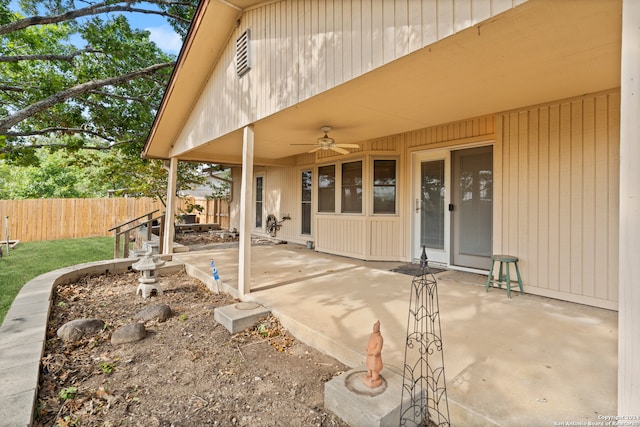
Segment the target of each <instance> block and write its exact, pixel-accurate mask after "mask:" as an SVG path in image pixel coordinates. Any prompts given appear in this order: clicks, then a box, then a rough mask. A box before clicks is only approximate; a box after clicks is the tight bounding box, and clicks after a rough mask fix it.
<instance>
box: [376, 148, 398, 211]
mask: <svg viewBox="0 0 640 427" xmlns="http://www.w3.org/2000/svg"><path fill="white" fill-rule="evenodd" d="M373 213H374V214H394V213H396V161H395V160H374V161H373Z"/></svg>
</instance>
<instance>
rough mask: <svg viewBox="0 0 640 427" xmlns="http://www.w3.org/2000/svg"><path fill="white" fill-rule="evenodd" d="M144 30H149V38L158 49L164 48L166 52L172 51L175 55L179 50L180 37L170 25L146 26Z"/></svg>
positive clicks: (180, 44)
mask: <svg viewBox="0 0 640 427" xmlns="http://www.w3.org/2000/svg"><path fill="white" fill-rule="evenodd" d="M145 30H146V31H149V33H150V35H149V38H150V39H151V41H152V42H154V43H155V44H156V45H157V46H158V47H159V48H160V49H162V50H164V51H165V52H167V53H174V54H176V55H177V54H178V53H179V52H180V48H181V47H182V39H180V36H179V35H178V34H177V33H175V32H174V31H173V29H171V28H170V27H168V26H162V27H148V28H145Z"/></svg>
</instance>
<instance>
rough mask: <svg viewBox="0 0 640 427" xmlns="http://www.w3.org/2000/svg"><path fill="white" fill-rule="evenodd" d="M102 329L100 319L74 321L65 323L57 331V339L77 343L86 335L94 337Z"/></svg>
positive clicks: (102, 325) (102, 324) (102, 323)
mask: <svg viewBox="0 0 640 427" xmlns="http://www.w3.org/2000/svg"><path fill="white" fill-rule="evenodd" d="M102 329H104V322H103V321H102V320H100V319H76V320H72V321H70V322H67V323H65V324H64V325H62V326H60V328H59V329H58V332H57V334H58V338H60V339H61V340H62V341H78V340H79V339H81V338H82V337H84V336H86V335H94V334H97V333H98V332H100V331H101V330H102Z"/></svg>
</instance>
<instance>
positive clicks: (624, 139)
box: [618, 0, 640, 422]
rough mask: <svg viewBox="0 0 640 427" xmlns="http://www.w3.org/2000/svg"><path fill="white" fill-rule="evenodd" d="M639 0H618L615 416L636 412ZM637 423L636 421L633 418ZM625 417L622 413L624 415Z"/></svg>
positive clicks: (639, 362)
mask: <svg viewBox="0 0 640 427" xmlns="http://www.w3.org/2000/svg"><path fill="white" fill-rule="evenodd" d="M639 23H640V2H639V1H637V0H623V2H622V64H621V78H620V95H621V102H620V104H621V105H620V236H619V284H618V286H619V291H620V292H619V299H618V301H619V303H618V415H620V416H640V275H639V274H638V271H636V266H637V264H638V260H639V258H638V254H640V185H639V183H640V167H638V165H640V121H638V117H640V43H639V42H640V24H639ZM634 419H635V420H636V422H638V421H639V420H638V419H637V418H634ZM623 420H624V418H623Z"/></svg>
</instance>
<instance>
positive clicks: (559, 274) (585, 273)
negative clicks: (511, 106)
mask: <svg viewBox="0 0 640 427" xmlns="http://www.w3.org/2000/svg"><path fill="white" fill-rule="evenodd" d="M619 147H620V94H619V91H614V92H608V93H600V94H594V95H588V96H584V97H581V98H575V99H571V100H565V101H560V102H554V103H550V104H548V105H542V106H535V107H530V108H526V109H522V110H518V111H512V112H507V113H503V114H498V115H497V118H496V142H495V145H494V165H495V174H494V177H495V178H494V226H493V228H494V241H493V251H494V253H505V254H510V255H516V256H518V258H519V259H520V262H519V266H520V270H521V272H522V277H523V281H524V285H525V289H526V291H527V292H532V293H536V294H540V295H545V296H550V297H554V298H560V299H564V300H569V301H574V302H579V303H585V304H589V305H595V306H599V307H604V308H610V309H617V302H618V222H619V219H618V215H619V214H618V212H619V196H618V194H619V179H618V177H619V161H620V157H619Z"/></svg>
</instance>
